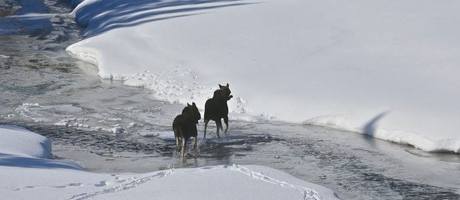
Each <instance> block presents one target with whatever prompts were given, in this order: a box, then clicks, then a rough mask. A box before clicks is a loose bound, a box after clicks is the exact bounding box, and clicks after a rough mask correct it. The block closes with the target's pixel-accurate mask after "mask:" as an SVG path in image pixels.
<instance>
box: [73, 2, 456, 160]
mask: <svg viewBox="0 0 460 200" xmlns="http://www.w3.org/2000/svg"><path fill="white" fill-rule="evenodd" d="M459 6H460V3H459V2H458V1H450V0H449V1H442V2H439V1H433V0H429V1H423V2H420V1H416V0H409V1H403V2H401V1H337V0H326V1H310V0H306V1H304V0H259V1H255V0H245V1H231V0H228V1H219V0H216V1H206V0H202V1H200V0H196V1H192V0H182V1H150V0H139V1H129V0H87V1H84V2H83V3H82V4H80V5H79V6H78V7H77V9H75V10H74V12H73V14H75V16H76V20H77V22H78V23H80V24H81V25H83V26H85V27H86V28H85V29H84V36H85V37H86V39H84V40H83V41H81V42H78V43H76V44H74V45H71V46H69V47H68V48H67V50H68V51H69V52H70V53H71V54H73V55H74V56H76V57H78V58H80V59H82V60H86V61H88V62H90V63H93V64H95V65H97V66H98V68H99V76H100V77H101V78H106V79H115V80H124V81H125V82H124V84H126V85H130V86H139V87H145V88H148V89H151V90H153V91H155V95H154V96H155V97H156V98H158V99H163V100H167V101H170V102H180V103H185V102H191V101H194V102H196V103H197V105H198V106H199V107H201V108H203V107H204V102H205V100H206V99H207V98H209V97H210V96H211V95H212V91H213V90H214V89H216V88H217V84H218V83H220V84H225V83H227V82H228V83H230V88H231V89H232V91H233V93H234V96H235V98H234V99H232V100H231V101H230V104H231V105H230V109H231V111H232V113H233V114H234V116H238V117H239V118H240V119H245V118H247V117H245V116H261V117H262V118H263V119H278V120H285V121H291V122H302V121H305V120H307V121H306V123H307V124H315V125H325V126H330V125H332V127H334V128H342V129H346V130H353V131H356V132H361V133H367V134H369V135H372V136H374V137H377V138H380V139H385V140H389V141H393V142H398V143H403V144H410V145H413V146H415V147H417V148H420V149H423V150H425V151H451V152H457V153H458V152H460V140H459V137H458V135H459V131H458V122H460V109H459V105H458V102H460V82H459V81H458V74H460V67H459V66H458V65H459V63H460V57H459V56H458V55H460V48H459V45H458V35H460V28H458V27H457V26H454V24H459V23H460V12H458V7H459ZM325 116H326V117H325ZM318 117H319V118H318ZM233 119H235V117H233ZM337 120H338V121H337ZM343 120H346V122H344V121H343ZM339 121H341V122H339Z"/></svg>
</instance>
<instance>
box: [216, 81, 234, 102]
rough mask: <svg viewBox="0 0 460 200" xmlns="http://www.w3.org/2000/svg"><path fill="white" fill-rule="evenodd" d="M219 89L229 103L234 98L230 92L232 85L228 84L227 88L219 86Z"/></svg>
mask: <svg viewBox="0 0 460 200" xmlns="http://www.w3.org/2000/svg"><path fill="white" fill-rule="evenodd" d="M219 89H220V90H221V91H223V95H224V98H226V99H227V101H228V100H230V99H231V98H233V95H230V94H231V93H232V91H230V85H228V83H227V85H226V86H222V85H220V84H219Z"/></svg>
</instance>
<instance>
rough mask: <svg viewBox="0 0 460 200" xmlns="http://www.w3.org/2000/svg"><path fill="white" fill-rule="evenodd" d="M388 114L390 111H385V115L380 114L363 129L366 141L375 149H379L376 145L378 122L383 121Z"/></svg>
mask: <svg viewBox="0 0 460 200" xmlns="http://www.w3.org/2000/svg"><path fill="white" fill-rule="evenodd" d="M388 114H389V111H385V112H383V113H380V114H378V115H377V116H375V117H374V118H372V119H371V120H369V122H367V123H366V125H365V126H364V128H363V132H364V134H363V137H364V139H365V141H367V142H368V143H369V144H371V145H372V146H373V147H377V145H376V144H375V134H376V133H377V128H378V122H379V121H381V120H382V119H383V118H384V117H385V116H387V115H388ZM370 137H372V138H370Z"/></svg>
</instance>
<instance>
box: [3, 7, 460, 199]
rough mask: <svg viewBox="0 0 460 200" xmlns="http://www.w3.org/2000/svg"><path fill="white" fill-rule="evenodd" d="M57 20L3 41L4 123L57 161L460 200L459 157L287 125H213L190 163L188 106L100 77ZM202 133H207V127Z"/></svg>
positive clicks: (68, 24)
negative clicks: (184, 127) (273, 173)
mask: <svg viewBox="0 0 460 200" xmlns="http://www.w3.org/2000/svg"><path fill="white" fill-rule="evenodd" d="M38 3H39V2H38ZM44 5H45V6H46V7H47V8H48V10H49V12H53V13H65V12H67V11H68V10H66V9H64V8H63V7H62V5H60V4H56V5H54V4H53V3H52V2H51V1H45V4H44ZM49 21H50V23H51V24H52V28H51V29H49V27H48V26H47V25H46V24H47V23H46V22H45V23H44V26H43V27H45V28H44V29H43V30H47V31H43V32H40V34H36V33H38V32H36V31H32V32H27V31H26V32H23V33H21V34H12V35H11V34H10V35H1V36H0V41H1V43H2V45H1V46H0V55H1V56H0V94H1V95H0V123H2V124H16V125H20V126H24V127H26V128H28V129H29V130H31V131H34V132H37V133H40V134H42V135H44V136H46V137H48V138H50V139H52V141H53V155H54V159H60V160H63V161H68V162H77V163H78V164H80V165H82V166H83V167H85V168H86V169H87V170H88V171H94V172H151V171H155V170H159V169H167V168H171V167H197V166H206V165H216V164H233V163H235V164H256V165H265V166H269V167H272V168H276V169H280V170H283V171H285V172H288V173H290V174H292V175H294V176H296V177H298V178H300V179H304V180H307V181H310V182H314V183H317V184H321V185H324V186H326V187H328V188H331V189H333V190H335V191H337V192H338V193H339V194H340V196H341V197H342V198H345V199H459V198H460V195H459V194H458V193H459V189H460V182H459V181H458V180H460V173H458V172H459V170H460V157H459V156H458V155H457V154H432V153H425V152H422V151H419V150H416V149H414V148H412V147H409V146H402V145H396V144H392V143H388V142H385V141H379V140H375V139H373V138H368V137H365V136H362V135H359V134H355V133H349V132H341V131H336V130H331V129H325V128H321V127H312V126H301V125H296V124H289V123H283V122H260V123H254V122H245V121H230V129H229V135H228V136H227V137H224V138H222V139H216V138H215V125H214V124H213V123H210V124H211V127H210V128H209V130H210V133H209V134H208V138H207V140H206V141H203V140H201V139H200V145H199V146H200V147H199V149H198V150H193V149H191V148H189V149H188V153H187V159H186V162H185V163H182V162H181V160H180V159H179V154H178V151H177V150H176V148H175V142H174V139H173V133H172V131H171V123H172V119H174V117H175V115H176V114H178V113H180V111H181V109H182V107H183V106H182V105H177V104H170V103H168V102H162V101H157V100H155V99H153V98H152V93H151V92H150V91H147V90H144V89H142V88H133V87H126V86H123V85H122V84H121V83H120V82H107V81H101V80H99V78H98V77H96V76H94V74H96V73H95V69H94V68H93V67H91V66H89V65H85V64H84V63H81V62H78V61H76V60H74V59H72V58H70V57H69V56H68V55H67V54H66V53H65V52H64V48H65V47H66V46H67V45H69V44H71V43H73V42H75V41H76V40H78V39H79V35H78V32H79V31H78V27H77V26H76V25H75V23H74V22H73V19H72V18H69V17H66V16H65V15H56V16H55V17H53V18H50V19H49ZM35 28H37V27H35ZM47 28H48V29H47ZM37 30H41V29H40V27H38V28H37ZM3 44H5V45H3ZM234 92H237V91H234ZM198 129H199V131H200V133H199V135H200V136H202V130H203V124H202V123H201V124H199V127H198ZM190 146H191V145H190ZM190 146H189V147H190Z"/></svg>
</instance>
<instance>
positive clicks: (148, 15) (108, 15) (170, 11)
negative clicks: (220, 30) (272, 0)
mask: <svg viewBox="0 0 460 200" xmlns="http://www.w3.org/2000/svg"><path fill="white" fill-rule="evenodd" d="M209 3H228V4H223V5H215V4H214V5H209ZM206 4H208V5H206ZM249 4H253V3H242V2H241V0H182V1H172V2H168V1H165V2H163V1H160V0H137V1H126V0H110V1H109V0H102V1H98V2H95V3H92V4H89V5H85V6H84V7H82V8H81V9H79V10H77V12H76V13H75V14H76V20H77V23H78V24H79V25H80V26H83V27H85V28H86V29H85V30H84V31H83V35H84V37H92V36H95V35H99V34H101V33H104V32H106V31H109V30H112V29H116V28H122V27H131V26H136V25H140V24H143V23H148V22H153V21H159V20H166V19H173V18H178V17H185V16H191V15H196V14H197V13H190V12H195V11H203V10H210V9H217V8H224V7H233V6H242V5H249ZM184 6H193V7H188V8H186V7H185V8H184ZM158 9H162V10H158ZM101 13H102V14H101ZM136 13H137V14H136ZM162 15H166V16H162ZM152 17H157V18H152Z"/></svg>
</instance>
